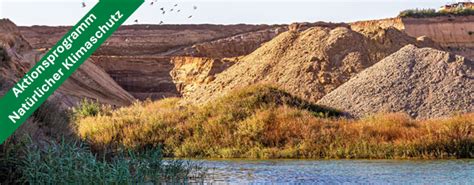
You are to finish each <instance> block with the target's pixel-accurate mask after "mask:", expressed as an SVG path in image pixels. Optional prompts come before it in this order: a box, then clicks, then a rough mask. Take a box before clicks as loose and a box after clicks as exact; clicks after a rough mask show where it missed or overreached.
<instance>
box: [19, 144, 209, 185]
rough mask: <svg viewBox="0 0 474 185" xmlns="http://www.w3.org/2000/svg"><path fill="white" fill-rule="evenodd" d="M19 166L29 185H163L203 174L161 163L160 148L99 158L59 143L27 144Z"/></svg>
mask: <svg viewBox="0 0 474 185" xmlns="http://www.w3.org/2000/svg"><path fill="white" fill-rule="evenodd" d="M26 150H27V152H25V157H24V158H22V160H21V162H22V165H20V166H19V167H20V169H21V173H22V179H23V180H24V182H27V183H30V184H90V183H93V184H146V183H150V184H162V183H172V184H175V183H189V182H194V181H197V182H199V181H201V180H200V179H201V178H203V176H204V175H205V173H204V172H205V171H203V169H201V168H199V167H198V166H196V165H194V164H191V163H188V162H185V161H181V160H168V161H167V160H163V157H162V153H161V151H160V150H159V149H155V150H148V151H142V152H133V151H123V152H122V153H120V154H117V155H116V156H115V157H113V158H111V159H107V160H106V159H105V158H100V157H99V159H98V157H97V156H95V155H94V154H92V153H91V151H90V150H89V149H88V147H87V146H85V145H83V144H78V143H69V142H65V141H63V142H61V143H59V144H51V145H50V146H49V147H47V148H46V149H41V148H39V147H36V146H33V145H29V146H28V147H27V148H26Z"/></svg>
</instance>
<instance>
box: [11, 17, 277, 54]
mask: <svg viewBox="0 0 474 185" xmlns="http://www.w3.org/2000/svg"><path fill="white" fill-rule="evenodd" d="M272 27H276V26H272V25H244V24H240V25H131V26H122V27H120V28H119V29H118V30H117V31H116V32H115V33H114V34H113V35H112V36H111V37H110V38H109V39H108V40H107V41H106V42H105V43H104V44H103V45H102V46H101V47H100V48H99V49H98V50H97V51H96V52H95V55H109V56H140V55H167V54H168V53H172V52H173V51H175V50H179V49H182V48H185V47H189V46H192V45H193V44H197V43H202V42H209V41H213V40H218V39H222V38H226V37H231V36H234V35H238V34H242V33H247V32H253V31H258V30H264V29H269V28H272ZM69 29H70V27H48V26H33V27H20V30H21V33H22V34H23V35H25V38H26V39H27V40H28V41H29V42H30V43H31V44H32V46H33V47H34V48H50V47H52V46H53V45H54V44H56V42H57V41H58V40H59V39H60V38H61V37H62V36H63V35H64V34H66V32H67V31H69Z"/></svg>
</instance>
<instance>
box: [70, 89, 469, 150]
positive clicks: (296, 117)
mask: <svg viewBox="0 0 474 185" xmlns="http://www.w3.org/2000/svg"><path fill="white" fill-rule="evenodd" d="M178 101H179V100H178V99H166V100H162V101H158V102H143V103H136V104H134V105H133V106H131V107H128V108H122V109H119V110H116V111H108V112H105V113H104V112H102V113H99V114H98V115H96V116H89V117H84V118H80V119H78V120H77V126H78V128H77V129H78V133H79V135H80V137H81V138H82V139H83V140H86V141H88V142H89V143H91V145H92V147H93V149H94V150H97V151H100V152H105V153H110V152H112V153H113V152H115V151H116V150H118V149H120V148H127V149H133V150H138V151H141V150H146V149H149V148H156V147H162V148H163V149H164V153H165V155H166V156H174V157H212V158H380V159H385V158H448V157H472V156H473V143H474V137H473V134H472V129H473V120H474V114H469V115H463V116H458V117H453V118H450V119H444V120H432V121H414V120H411V119H410V118H409V117H407V116H404V115H401V114H389V115H379V116H375V117H372V118H366V119H361V120H350V119H345V118H340V117H334V116H337V115H339V114H338V112H337V111H334V110H331V109H327V108H323V107H318V106H316V105H313V104H310V103H307V102H304V101H301V100H300V99H298V98H295V97H293V96H291V95H289V94H288V93H285V92H283V91H280V90H277V89H275V88H272V87H268V86H254V87H249V88H246V89H241V90H239V91H236V92H234V93H231V94H229V95H227V96H225V97H223V98H221V99H218V100H216V101H215V102H211V103H209V104H206V105H200V106H179V105H178Z"/></svg>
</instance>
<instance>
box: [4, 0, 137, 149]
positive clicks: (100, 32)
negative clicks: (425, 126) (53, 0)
mask: <svg viewBox="0 0 474 185" xmlns="http://www.w3.org/2000/svg"><path fill="white" fill-rule="evenodd" d="M143 3H144V0H100V1H99V2H98V3H97V5H96V6H95V7H94V8H92V10H91V11H90V12H89V13H87V14H86V15H85V16H84V18H82V20H80V21H79V23H77V24H76V25H75V26H74V27H73V28H72V30H71V31H69V33H67V34H66V35H65V36H64V37H63V38H62V39H61V40H60V41H59V42H58V43H57V44H56V45H55V46H54V47H53V48H52V49H51V50H50V51H49V52H48V53H47V54H46V55H45V56H44V57H43V58H42V59H41V60H40V61H39V62H38V63H37V64H36V66H34V67H33V68H32V69H31V70H30V71H29V72H28V73H27V74H26V75H25V76H24V77H23V78H22V79H21V80H20V81H19V82H18V83H17V84H16V85H15V86H14V87H13V89H11V90H10V91H9V92H8V93H7V94H6V95H5V96H4V97H3V98H2V99H0V143H3V142H4V141H5V140H6V139H7V138H8V137H10V136H11V135H12V134H13V132H15V130H16V129H17V128H18V127H19V126H20V125H21V124H22V123H23V122H25V121H26V120H27V119H28V117H30V116H31V114H33V113H34V111H35V110H36V109H38V107H39V106H40V105H41V104H42V103H44V102H45V101H46V100H47V99H48V97H49V96H50V95H51V94H53V93H54V91H56V90H57V89H58V88H59V87H60V86H61V84H62V83H64V81H66V79H68V78H69V76H71V74H72V73H73V72H74V71H76V69H77V68H79V66H80V65H81V64H82V63H84V61H86V60H87V58H89V57H90V56H91V55H92V53H94V51H95V50H97V48H99V46H100V45H101V44H102V43H103V42H104V41H105V40H107V38H108V37H110V35H112V33H113V32H114V31H115V30H117V28H118V27H119V26H120V25H122V24H123V23H124V22H125V21H126V20H127V18H128V17H130V15H132V13H133V12H135V10H137V9H138V7H140V5H142V4H143ZM58 16H66V15H58Z"/></svg>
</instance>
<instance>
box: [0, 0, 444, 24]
mask: <svg viewBox="0 0 474 185" xmlns="http://www.w3.org/2000/svg"><path fill="white" fill-rule="evenodd" d="M97 1H98V0H85V2H86V5H87V7H86V8H82V0H0V17H1V18H9V19H11V20H12V21H14V22H15V23H16V24H18V25H73V24H75V23H76V22H77V21H78V20H80V18H81V17H82V16H83V15H84V14H85V13H87V11H88V10H89V9H90V8H91V7H92V6H93V5H94V4H95V3H97ZM151 1H153V0H146V3H145V4H144V5H143V6H142V7H140V9H139V10H137V12H136V13H135V14H134V15H132V17H131V18H130V19H129V20H128V21H127V23H126V24H134V20H138V21H139V23H140V24H158V23H159V22H160V21H163V22H164V23H165V24H202V23H211V24H237V23H248V24H280V23H292V22H316V21H329V22H352V21H358V20H370V19H380V18H389V17H395V16H396V15H397V14H398V12H400V11H401V10H405V9H410V8H438V7H440V6H441V5H443V4H446V3H450V2H453V1H451V0H240V1H239V0H158V2H157V3H154V5H153V6H152V5H150V3H151ZM175 4H178V6H177V7H174V5H175ZM193 6H197V7H198V8H197V10H194V8H193ZM161 7H164V8H165V10H167V12H166V14H164V15H163V14H161V11H160V8H161ZM171 8H173V9H174V11H173V12H170V9H171ZM178 9H179V10H181V11H180V12H179V13H178V12H177V10H178ZM191 15H192V18H188V17H189V16H191Z"/></svg>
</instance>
